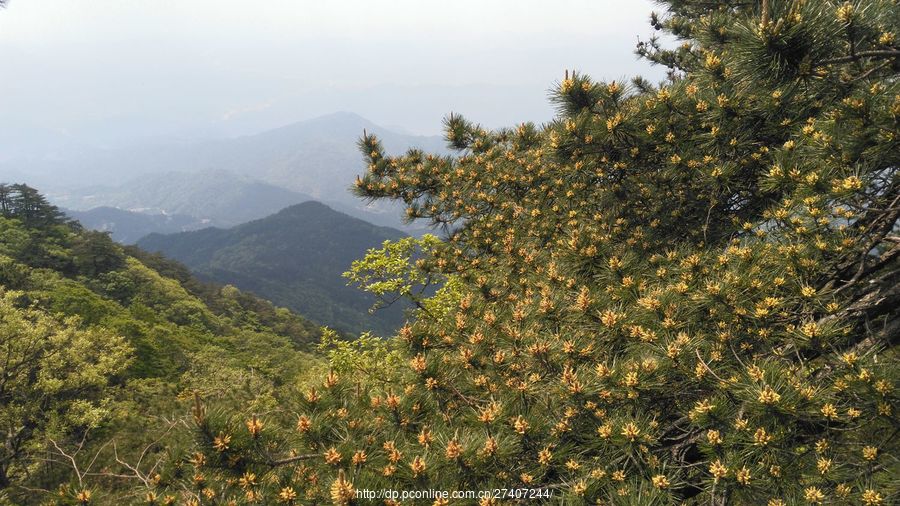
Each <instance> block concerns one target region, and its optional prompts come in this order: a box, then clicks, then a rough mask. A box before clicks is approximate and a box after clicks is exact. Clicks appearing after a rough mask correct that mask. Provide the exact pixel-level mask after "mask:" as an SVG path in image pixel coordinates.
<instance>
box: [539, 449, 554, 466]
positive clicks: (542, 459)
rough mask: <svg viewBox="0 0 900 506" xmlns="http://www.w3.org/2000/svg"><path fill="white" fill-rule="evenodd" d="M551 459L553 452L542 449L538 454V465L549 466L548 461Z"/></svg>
mask: <svg viewBox="0 0 900 506" xmlns="http://www.w3.org/2000/svg"><path fill="white" fill-rule="evenodd" d="M552 459H553V452H551V451H550V448H544V449H543V450H541V451H540V452H538V463H539V464H540V465H542V466H546V465H548V464H550V461H551V460H552Z"/></svg>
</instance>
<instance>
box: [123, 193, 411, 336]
mask: <svg viewBox="0 0 900 506" xmlns="http://www.w3.org/2000/svg"><path fill="white" fill-rule="evenodd" d="M405 235H406V234H404V233H403V232H401V231H399V230H395V229H391V228H386V227H378V226H375V225H372V224H370V223H367V222H365V221H363V220H360V219H356V218H353V217H351V216H348V215H346V214H344V213H340V212H338V211H335V210H333V209H331V208H330V207H328V206H326V205H324V204H322V203H319V202H314V201H309V202H304V203H301V204H297V205H294V206H290V207H288V208H286V209H283V210H281V211H280V212H278V213H276V214H274V215H271V216H268V217H266V218H262V219H259V220H255V221H251V222H249V223H245V224H242V225H238V226H236V227H232V228H229V229H221V228H206V229H203V230H197V231H193V232H183V233H178V234H170V235H161V234H151V235H149V236H147V237H145V238H143V239H141V240H140V241H138V244H137V245H138V247H140V248H142V249H144V250H147V251H151V252H160V253H162V254H164V255H166V256H168V257H170V258H173V259H175V260H178V261H180V262H182V263H184V264H185V265H187V266H188V267H190V268H191V270H192V271H193V272H194V273H195V274H196V275H198V276H200V277H201V278H206V279H209V280H212V281H215V282H217V283H223V284H232V285H234V286H236V287H238V288H240V289H242V290H247V291H250V292H253V293H255V294H256V295H258V296H261V297H263V298H266V299H268V300H271V301H272V302H274V303H275V304H278V305H281V306H285V307H287V308H289V309H292V310H294V311H297V312H298V313H300V314H302V315H304V316H306V317H307V318H309V319H311V320H313V321H315V322H317V323H320V324H326V325H330V326H333V327H335V328H338V329H340V330H344V331H348V332H362V331H366V330H374V331H376V332H378V333H381V334H387V333H390V332H392V331H393V330H396V328H397V327H399V325H400V324H401V323H402V321H403V311H402V308H400V307H392V308H388V309H386V310H382V311H378V312H376V313H375V314H374V315H373V314H370V313H369V308H370V307H371V306H372V305H373V303H374V299H373V298H372V297H371V296H369V294H366V293H364V292H362V291H360V290H358V289H356V288H353V287H348V286H346V281H345V280H344V278H343V277H342V276H341V274H342V273H343V272H345V271H346V270H347V269H348V268H349V267H350V264H351V263H352V262H353V260H356V259H358V258H361V257H362V256H363V255H364V254H365V252H366V250H368V249H369V248H374V247H379V246H380V245H381V244H382V243H383V242H384V241H385V240H395V239H399V238H401V237H404V236H405Z"/></svg>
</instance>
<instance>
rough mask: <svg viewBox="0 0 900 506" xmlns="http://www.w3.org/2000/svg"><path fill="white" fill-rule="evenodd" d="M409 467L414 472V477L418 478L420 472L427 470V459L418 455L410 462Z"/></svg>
mask: <svg viewBox="0 0 900 506" xmlns="http://www.w3.org/2000/svg"><path fill="white" fill-rule="evenodd" d="M409 468H410V469H411V470H412V472H413V478H417V477H418V476H419V475H420V474H422V473H424V472H425V461H424V460H422V457H419V456H416V457H415V458H414V459H413V461H412V462H410V464H409Z"/></svg>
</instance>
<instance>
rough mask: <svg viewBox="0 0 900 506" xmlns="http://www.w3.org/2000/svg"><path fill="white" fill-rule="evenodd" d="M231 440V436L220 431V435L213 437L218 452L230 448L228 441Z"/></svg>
mask: <svg viewBox="0 0 900 506" xmlns="http://www.w3.org/2000/svg"><path fill="white" fill-rule="evenodd" d="M230 442H231V436H229V435H228V434H225V433H224V432H220V433H219V435H218V436H216V437H215V438H213V448H215V449H216V451H217V452H220V453H221V452H224V451H225V450H227V449H228V443H230Z"/></svg>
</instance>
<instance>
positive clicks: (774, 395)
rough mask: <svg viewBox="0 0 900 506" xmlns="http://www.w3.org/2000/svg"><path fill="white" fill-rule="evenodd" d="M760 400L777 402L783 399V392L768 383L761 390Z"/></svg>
mask: <svg viewBox="0 0 900 506" xmlns="http://www.w3.org/2000/svg"><path fill="white" fill-rule="evenodd" d="M758 400H759V402H761V403H763V404H768V405H771V404H777V403H778V401H779V400H781V394H779V393H778V392H776V391H775V390H774V389H773V388H772V387H770V386H769V385H766V386H765V387H763V389H762V390H760V392H759V398H758Z"/></svg>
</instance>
